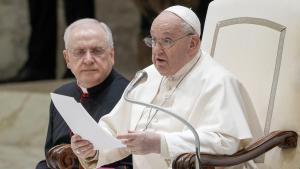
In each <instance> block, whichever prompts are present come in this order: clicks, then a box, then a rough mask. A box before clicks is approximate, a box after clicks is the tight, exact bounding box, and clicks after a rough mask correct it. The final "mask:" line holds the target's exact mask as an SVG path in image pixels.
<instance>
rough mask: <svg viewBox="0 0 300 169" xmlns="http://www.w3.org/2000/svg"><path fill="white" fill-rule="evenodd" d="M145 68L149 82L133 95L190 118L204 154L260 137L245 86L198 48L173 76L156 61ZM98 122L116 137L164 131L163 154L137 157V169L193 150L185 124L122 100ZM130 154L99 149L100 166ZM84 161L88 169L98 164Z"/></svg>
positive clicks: (228, 150) (166, 164) (157, 167)
mask: <svg viewBox="0 0 300 169" xmlns="http://www.w3.org/2000/svg"><path fill="white" fill-rule="evenodd" d="M201 53H202V54H201ZM145 71H146V72H147V74H148V79H147V81H146V82H144V83H142V84H140V85H138V86H137V87H136V88H135V89H134V90H132V92H131V93H130V94H129V97H130V98H132V99H135V100H138V101H142V102H146V103H153V104H157V105H160V106H162V107H164V108H166V109H168V110H170V111H172V112H174V113H176V114H177V115H179V116H181V117H183V118H184V119H186V120H187V121H188V122H189V123H190V124H192V125H193V126H194V127H195V129H196V130H197V132H198V134H199V137H200V144H201V148H200V152H202V153H210V154H233V153H235V152H236V151H238V150H239V149H240V148H242V147H244V146H245V145H247V144H248V143H249V142H250V141H251V139H252V138H253V137H254V136H255V137H258V136H259V135H261V133H260V132H261V130H260V127H259V124H258V122H257V121H254V123H256V125H254V126H251V128H250V123H253V121H252V122H251V120H250V119H251V117H253V115H255V111H254V109H253V106H252V103H251V101H250V99H249V98H248V96H247V93H246V91H245V90H244V88H243V86H242V85H241V84H240V82H239V81H238V80H237V79H236V78H235V77H234V75H232V74H231V73H230V72H228V71H227V70H226V69H224V68H223V67H222V66H220V65H219V64H218V63H216V62H215V61H214V60H213V59H212V58H211V57H210V56H209V55H207V54H204V53H203V52H201V51H200V52H199V53H198V54H197V55H196V56H195V57H194V58H193V59H192V60H191V61H190V62H189V63H187V64H186V65H185V66H184V67H183V68H182V69H180V70H179V71H178V72H177V73H176V74H175V75H174V76H172V77H168V78H167V77H163V76H161V75H160V74H159V72H158V71H157V70H156V69H155V67H154V66H153V65H151V66H149V67H147V68H145ZM99 125H101V127H103V128H104V129H106V130H107V131H108V132H110V133H111V134H112V135H114V136H115V135H116V134H117V133H126V132H127V131H128V130H145V129H146V130H148V131H156V132H158V133H161V134H162V137H161V154H148V155H133V163H134V169H167V168H170V167H171V162H172V160H173V159H174V158H176V157H177V156H178V155H179V154H181V153H184V152H195V145H194V136H193V134H192V133H191V132H190V131H189V130H188V128H187V127H186V126H185V125H184V124H182V123H181V122H180V121H178V120H176V119H175V118H173V117H171V116H170V115H168V114H166V113H164V112H160V111H158V112H156V111H155V110H154V109H150V108H147V107H145V106H140V105H135V104H131V103H129V102H126V101H125V100H124V99H123V98H122V99H121V100H120V101H119V102H118V104H117V105H116V106H115V108H114V109H113V110H112V111H111V112H110V113H109V114H107V115H106V116H104V117H103V118H101V120H100V121H99ZM252 127H256V128H252ZM129 154H130V152H129V151H128V150H127V149H125V148H122V149H114V150H109V151H99V157H98V162H97V167H100V166H102V165H105V164H108V163H112V162H114V161H117V160H120V159H122V158H124V157H126V156H127V155H129ZM80 161H81V163H82V164H83V166H85V167H86V168H91V166H95V165H90V167H89V165H87V163H85V162H84V161H83V160H80ZM243 167H245V165H243V166H239V167H236V168H243ZM249 168H251V167H249Z"/></svg>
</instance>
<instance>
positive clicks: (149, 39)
mask: <svg viewBox="0 0 300 169" xmlns="http://www.w3.org/2000/svg"><path fill="white" fill-rule="evenodd" d="M191 35H195V34H194V33H191V32H190V33H186V34H184V35H183V36H181V37H179V38H176V39H174V40H173V39H171V38H169V40H170V41H171V42H170V44H169V45H168V44H166V45H164V43H162V42H161V41H162V40H166V39H168V38H162V39H158V40H153V38H152V37H151V36H147V37H145V38H144V39H143V41H144V43H145V44H146V45H147V46H148V47H150V48H154V47H155V46H156V45H157V43H159V44H160V46H161V47H162V48H163V49H169V48H171V47H173V46H174V45H175V44H176V42H177V41H179V40H181V39H183V38H185V37H187V36H191ZM153 42H154V43H153ZM165 43H167V42H165Z"/></svg>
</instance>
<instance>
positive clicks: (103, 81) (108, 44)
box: [36, 19, 132, 169]
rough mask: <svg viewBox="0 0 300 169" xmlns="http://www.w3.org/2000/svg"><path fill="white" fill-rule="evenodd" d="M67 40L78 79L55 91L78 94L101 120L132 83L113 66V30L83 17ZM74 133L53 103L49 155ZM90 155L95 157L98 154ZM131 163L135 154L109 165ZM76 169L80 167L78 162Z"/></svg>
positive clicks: (68, 56)
mask: <svg viewBox="0 0 300 169" xmlns="http://www.w3.org/2000/svg"><path fill="white" fill-rule="evenodd" d="M64 41H65V48H66V49H65V50H64V51H63V54H64V58H65V60H66V64H67V67H68V68H69V69H70V70H71V71H72V73H73V74H74V76H75V78H76V81H74V82H71V83H68V84H65V85H63V86H61V87H60V88H58V89H56V90H55V91H54V93H57V94H62V95H66V96H71V97H74V98H75V100H76V101H77V102H80V103H81V104H82V105H83V107H84V108H85V109H86V110H87V112H89V114H90V115H91V116H92V117H93V118H94V120H95V121H97V122H98V121H99V119H100V118H101V117H102V116H103V115H105V114H107V113H109V112H110V111H111V110H112V108H113V107H114V106H115V104H116V103H117V102H118V100H119V99H120V97H121V96H122V93H123V91H124V89H125V88H126V86H127V84H128V80H126V79H125V78H124V77H123V76H122V75H120V74H119V73H117V72H116V71H115V70H114V69H113V65H114V48H113V39H112V33H111V30H110V29H109V28H108V26H107V25H106V24H104V23H102V22H99V21H97V20H95V19H81V20H78V21H76V22H74V23H72V24H71V25H70V26H69V27H67V29H66V31H65V34H64ZM71 133H72V132H71V130H70V128H69V127H68V125H67V124H66V122H65V121H64V120H63V118H62V117H61V115H60V114H59V112H58V111H57V110H56V108H55V106H54V105H53V103H52V102H51V104H50V117H49V125H48V133H47V139H46V143H45V154H46V153H47V152H48V150H49V149H51V148H52V147H54V146H55V145H59V144H63V143H70V137H71ZM80 153H82V154H84V153H85V152H80ZM90 156H91V157H94V156H95V154H91V155H90ZM90 160H91V161H93V159H90ZM131 163H132V162H131V156H128V157H126V158H124V159H123V160H121V161H117V162H115V163H113V164H109V165H107V167H110V168H125V166H126V167H127V168H131ZM36 168H37V169H48V166H47V164H46V161H45V160H42V161H40V162H39V163H38V164H37V166H36ZM73 168H78V164H77V166H74V167H73Z"/></svg>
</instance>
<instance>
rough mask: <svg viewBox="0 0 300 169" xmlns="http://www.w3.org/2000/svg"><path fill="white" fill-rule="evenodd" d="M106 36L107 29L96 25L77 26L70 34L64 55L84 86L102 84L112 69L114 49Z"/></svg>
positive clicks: (69, 66) (68, 65) (80, 83)
mask: <svg viewBox="0 0 300 169" xmlns="http://www.w3.org/2000/svg"><path fill="white" fill-rule="evenodd" d="M105 36H106V33H105V31H104V30H103V29H101V27H100V26H95V25H90V26H87V27H84V28H83V27H75V28H74V29H72V30H71V32H70V34H69V38H68V46H67V47H66V48H67V49H66V50H64V57H65V60H66V63H67V67H68V68H69V69H71V71H72V72H73V74H74V75H75V77H76V79H77V81H78V83H79V85H81V86H82V87H86V88H89V87H93V86H95V85H98V84H100V83H101V82H102V81H104V80H105V78H106V77H107V76H108V75H109V73H110V72H111V70H112V66H113V64H114V50H113V49H112V48H110V47H109V46H108V45H107V42H106V37H105Z"/></svg>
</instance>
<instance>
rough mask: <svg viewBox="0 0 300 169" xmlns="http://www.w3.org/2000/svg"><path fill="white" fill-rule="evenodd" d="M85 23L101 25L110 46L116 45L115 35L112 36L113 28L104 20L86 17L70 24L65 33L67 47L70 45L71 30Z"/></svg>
mask: <svg viewBox="0 0 300 169" xmlns="http://www.w3.org/2000/svg"><path fill="white" fill-rule="evenodd" d="M84 24H96V25H99V26H100V27H101V28H102V29H103V30H104V31H105V33H106V43H107V45H108V46H109V47H110V48H113V47H114V42H113V36H112V32H111V29H110V28H109V27H108V26H107V25H106V24H105V23H103V22H99V21H98V20H96V19H92V18H84V19H79V20H77V21H75V22H73V23H72V24H71V25H69V26H68V27H67V28H66V30H65V33H64V42H65V48H67V46H68V43H69V42H68V40H69V36H70V32H71V30H72V29H74V28H75V27H77V26H80V25H84Z"/></svg>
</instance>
